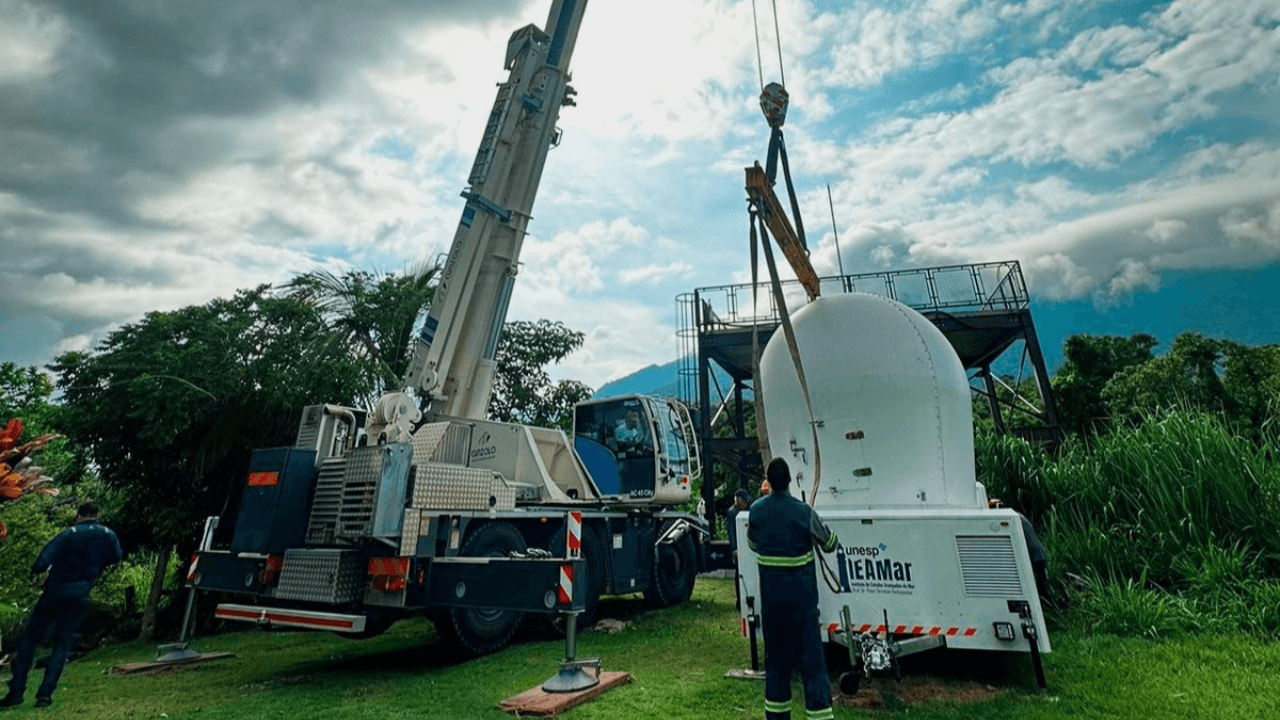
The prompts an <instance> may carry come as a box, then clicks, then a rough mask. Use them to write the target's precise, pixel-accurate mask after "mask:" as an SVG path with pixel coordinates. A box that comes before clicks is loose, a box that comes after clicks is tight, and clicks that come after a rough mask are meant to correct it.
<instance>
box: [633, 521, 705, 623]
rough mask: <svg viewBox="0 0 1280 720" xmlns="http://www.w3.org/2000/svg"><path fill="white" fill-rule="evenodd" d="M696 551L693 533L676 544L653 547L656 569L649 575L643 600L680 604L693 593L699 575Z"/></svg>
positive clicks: (656, 603) (661, 603) (654, 602)
mask: <svg viewBox="0 0 1280 720" xmlns="http://www.w3.org/2000/svg"><path fill="white" fill-rule="evenodd" d="M667 524H670V521H668V523H667ZM667 524H664V525H663V526H662V528H661V530H659V532H658V535H659V536H661V535H662V531H664V530H666V528H667ZM696 553H697V548H696V547H695V546H694V544H693V535H691V534H689V533H685V534H684V535H683V536H682V537H681V538H680V539H679V540H676V541H675V542H673V543H669V544H667V545H661V544H660V545H658V546H657V547H656V548H654V552H653V571H652V574H651V576H650V578H649V589H648V590H645V591H644V599H645V600H647V601H649V603H651V604H653V605H656V606H658V607H669V606H671V605H679V604H680V603H682V602H684V601H685V600H688V599H689V596H690V595H692V594H693V584H694V581H695V580H696V579H697V576H698V558H697V555H696Z"/></svg>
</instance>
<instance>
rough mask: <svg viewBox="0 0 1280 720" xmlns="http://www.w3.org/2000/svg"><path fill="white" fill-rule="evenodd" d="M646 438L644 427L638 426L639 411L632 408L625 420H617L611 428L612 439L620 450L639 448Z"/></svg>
mask: <svg viewBox="0 0 1280 720" xmlns="http://www.w3.org/2000/svg"><path fill="white" fill-rule="evenodd" d="M646 439H647V437H646V434H645V431H644V428H643V427H641V426H640V413H638V412H636V411H635V410H632V411H631V412H629V413H627V417H626V419H625V420H620V421H618V425H617V427H615V428H614V430H613V441H614V443H615V445H616V446H617V449H618V450H619V451H621V452H626V451H627V450H639V449H640V448H641V447H642V446H644V445H645V444H646V443H645V440H646Z"/></svg>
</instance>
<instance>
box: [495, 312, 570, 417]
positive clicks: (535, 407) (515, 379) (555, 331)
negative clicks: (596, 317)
mask: <svg viewBox="0 0 1280 720" xmlns="http://www.w3.org/2000/svg"><path fill="white" fill-rule="evenodd" d="M585 339H586V336H585V335H583V334H582V333H580V332H578V331H576V330H570V329H569V328H568V327H566V326H565V325H564V323H560V322H555V323H553V322H551V321H550V320H539V321H537V322H536V323H535V322H527V321H524V320H516V321H512V322H509V323H507V324H506V325H505V326H504V327H503V333H502V340H501V341H500V342H499V343H498V351H497V357H496V360H497V364H498V367H497V370H496V372H495V373H494V379H493V396H492V397H491V399H490V400H489V417H490V418H491V419H493V420H498V421H501V422H518V423H523V424H526V425H534V426H537V427H559V428H560V429H562V430H566V431H568V430H570V429H571V428H570V423H572V422H573V406H574V405H575V404H577V403H578V402H581V401H582V400H586V399H588V398H590V397H591V388H589V387H587V386H586V385H584V384H582V383H580V382H578V381H577V380H561V381H559V382H554V383H553V382H552V381H551V376H550V375H548V374H547V371H546V366H547V365H549V364H552V363H558V362H560V361H561V360H563V359H564V358H565V357H566V356H568V355H569V353H571V352H573V351H574V350H576V349H578V348H579V347H581V346H582V343H583V341H584V340H585Z"/></svg>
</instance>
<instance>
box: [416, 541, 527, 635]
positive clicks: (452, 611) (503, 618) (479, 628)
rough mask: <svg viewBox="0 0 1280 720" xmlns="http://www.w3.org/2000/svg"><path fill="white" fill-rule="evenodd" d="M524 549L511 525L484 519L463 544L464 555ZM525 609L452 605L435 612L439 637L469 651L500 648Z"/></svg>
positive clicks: (503, 553)
mask: <svg viewBox="0 0 1280 720" xmlns="http://www.w3.org/2000/svg"><path fill="white" fill-rule="evenodd" d="M525 549H527V546H526V545H525V542H524V537H523V536H522V535H521V534H520V531H519V530H517V529H516V528H515V526H514V525H512V524H511V523H507V522H501V521H490V522H486V523H484V524H482V525H480V526H479V527H477V528H475V529H473V530H472V531H471V532H470V533H469V534H468V535H467V539H466V541H465V542H463V544H462V550H461V553H460V554H461V555H463V556H466V557H507V556H508V554H510V553H512V552H523V551H524V550H525ZM523 618H524V613H522V612H519V611H517V610H499V609H497V608H477V607H451V608H448V609H446V610H444V611H442V612H440V613H439V614H438V615H436V617H435V619H436V623H435V624H436V630H437V632H439V633H440V635H441V637H442V638H444V639H445V640H446V641H448V642H450V643H451V644H453V645H456V646H457V647H458V648H459V649H460V650H462V651H463V652H465V653H467V654H470V655H485V654H488V653H491V652H495V651H497V650H500V649H502V648H503V647H504V646H505V645H506V644H507V643H508V642H510V641H511V636H512V635H515V632H516V629H517V628H519V627H520V621H521V620H522V619H523Z"/></svg>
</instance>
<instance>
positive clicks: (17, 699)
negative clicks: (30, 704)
mask: <svg viewBox="0 0 1280 720" xmlns="http://www.w3.org/2000/svg"><path fill="white" fill-rule="evenodd" d="M21 704H22V693H20V692H14V691H12V690H10V691H9V694H8V695H5V696H4V698H3V699H0V708H11V707H17V706H18V705H21Z"/></svg>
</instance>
